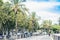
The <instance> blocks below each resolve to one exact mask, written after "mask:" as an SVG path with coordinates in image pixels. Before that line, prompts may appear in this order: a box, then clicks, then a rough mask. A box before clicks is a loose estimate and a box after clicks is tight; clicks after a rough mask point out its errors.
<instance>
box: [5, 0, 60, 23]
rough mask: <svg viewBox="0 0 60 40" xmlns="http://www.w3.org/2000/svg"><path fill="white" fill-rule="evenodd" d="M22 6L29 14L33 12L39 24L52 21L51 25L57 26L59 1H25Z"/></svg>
mask: <svg viewBox="0 0 60 40" xmlns="http://www.w3.org/2000/svg"><path fill="white" fill-rule="evenodd" d="M5 1H6V0H5ZM24 4H25V5H26V7H27V8H28V9H29V11H30V12H32V11H34V12H36V14H37V16H40V17H41V20H40V21H39V23H41V22H42V21H43V20H52V21H53V24H55V23H56V24H58V18H59V17H60V0H27V1H26V2H24Z"/></svg>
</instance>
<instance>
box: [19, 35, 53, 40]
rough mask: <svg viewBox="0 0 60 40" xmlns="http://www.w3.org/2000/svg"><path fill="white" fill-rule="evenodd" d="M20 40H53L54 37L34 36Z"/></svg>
mask: <svg viewBox="0 0 60 40" xmlns="http://www.w3.org/2000/svg"><path fill="white" fill-rule="evenodd" d="M18 40H52V37H50V36H48V35H43V36H32V37H28V38H22V39H18Z"/></svg>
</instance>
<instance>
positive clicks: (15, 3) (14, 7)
mask: <svg viewBox="0 0 60 40" xmlns="http://www.w3.org/2000/svg"><path fill="white" fill-rule="evenodd" d="M24 1H25V0H24ZM9 2H10V8H11V11H14V12H15V27H16V33H17V32H18V27H17V14H18V12H21V13H22V14H23V15H24V13H26V11H28V9H27V8H26V7H25V5H24V4H22V3H21V2H23V0H10V1H9ZM16 36H17V35H16Z"/></svg>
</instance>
